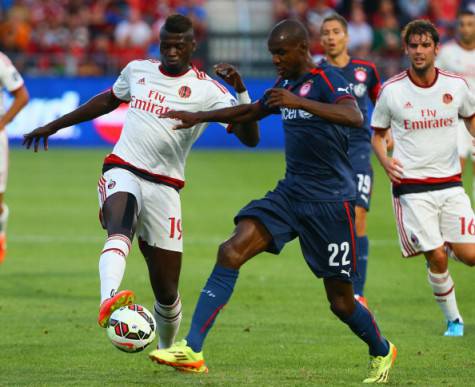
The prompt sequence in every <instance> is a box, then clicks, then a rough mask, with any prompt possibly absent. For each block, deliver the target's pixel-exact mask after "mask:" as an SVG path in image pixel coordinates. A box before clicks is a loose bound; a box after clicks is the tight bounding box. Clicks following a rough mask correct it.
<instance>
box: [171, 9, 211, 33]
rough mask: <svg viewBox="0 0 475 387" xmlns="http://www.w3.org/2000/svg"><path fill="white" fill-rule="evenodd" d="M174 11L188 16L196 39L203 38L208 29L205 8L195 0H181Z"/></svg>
mask: <svg viewBox="0 0 475 387" xmlns="http://www.w3.org/2000/svg"><path fill="white" fill-rule="evenodd" d="M176 13H179V14H180V15H185V16H188V17H189V18H190V19H191V22H192V23H193V30H194V31H195V38H196V40H197V41H200V40H203V39H204V38H205V36H206V31H207V29H208V25H207V20H206V19H207V15H206V11H205V9H204V8H203V7H202V6H201V5H200V4H199V2H198V1H197V0H182V1H181V5H180V6H178V7H177V8H176Z"/></svg>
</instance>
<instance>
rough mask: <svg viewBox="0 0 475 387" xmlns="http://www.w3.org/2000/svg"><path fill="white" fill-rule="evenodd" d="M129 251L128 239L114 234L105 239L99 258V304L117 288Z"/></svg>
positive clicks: (122, 275)
mask: <svg viewBox="0 0 475 387" xmlns="http://www.w3.org/2000/svg"><path fill="white" fill-rule="evenodd" d="M129 251H130V239H129V238H128V237H126V236H125V235H121V234H114V235H111V236H110V237H109V238H107V241H106V243H105V245H104V249H103V250H102V253H101V257H100V258H99V277H100V280H101V304H102V302H103V301H104V300H106V299H108V298H110V297H112V296H113V295H114V293H115V292H116V291H117V290H118V289H119V286H120V283H121V282H122V278H123V277H124V273H125V261H126V258H127V256H128V255H129Z"/></svg>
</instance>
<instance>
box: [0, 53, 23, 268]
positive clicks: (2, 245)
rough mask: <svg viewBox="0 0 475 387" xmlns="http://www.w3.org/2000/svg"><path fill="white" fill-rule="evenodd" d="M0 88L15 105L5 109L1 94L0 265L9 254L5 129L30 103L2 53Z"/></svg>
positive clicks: (9, 62)
mask: <svg viewBox="0 0 475 387" xmlns="http://www.w3.org/2000/svg"><path fill="white" fill-rule="evenodd" d="M0 86H1V87H2V88H4V89H6V90H7V91H8V92H9V93H10V94H11V95H12V97H13V103H12V104H11V106H10V107H9V108H8V109H5V106H4V102H3V95H2V94H0V263H2V262H3V261H4V259H5V255H6V252H7V239H6V228H7V220H8V212H9V211H8V207H7V205H6V204H5V202H4V197H3V196H4V194H5V190H6V188H7V177H8V136H7V131H6V129H5V127H6V125H7V124H8V123H9V122H10V121H12V120H13V119H14V118H15V116H16V115H17V114H18V113H19V112H20V110H21V109H22V108H23V107H24V106H25V105H26V104H27V103H28V100H29V96H28V90H27V89H26V86H25V83H24V82H23V78H22V77H21V75H20V73H19V72H18V71H17V69H16V68H15V66H14V65H13V63H12V62H11V61H10V59H9V58H8V57H7V56H6V55H4V54H3V53H1V52H0Z"/></svg>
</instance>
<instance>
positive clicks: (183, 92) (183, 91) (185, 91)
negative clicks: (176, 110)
mask: <svg viewBox="0 0 475 387" xmlns="http://www.w3.org/2000/svg"><path fill="white" fill-rule="evenodd" d="M178 95H179V96H180V97H181V98H188V97H189V96H190V95H191V89H190V88H189V87H188V86H182V87H180V88H179V89H178Z"/></svg>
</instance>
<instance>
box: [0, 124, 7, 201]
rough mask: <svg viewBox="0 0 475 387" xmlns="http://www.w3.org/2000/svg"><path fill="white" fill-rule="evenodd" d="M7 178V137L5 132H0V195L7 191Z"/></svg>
mask: <svg viewBox="0 0 475 387" xmlns="http://www.w3.org/2000/svg"><path fill="white" fill-rule="evenodd" d="M7 178H8V136H7V131H6V130H5V129H3V130H2V131H0V193H4V192H5V190H6V189H7Z"/></svg>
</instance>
